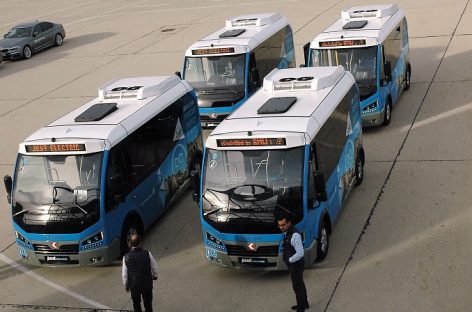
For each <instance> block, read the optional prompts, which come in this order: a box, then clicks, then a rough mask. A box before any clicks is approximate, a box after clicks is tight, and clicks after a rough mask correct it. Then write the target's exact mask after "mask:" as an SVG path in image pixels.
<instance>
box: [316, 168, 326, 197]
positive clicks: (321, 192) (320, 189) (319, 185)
mask: <svg viewBox="0 0 472 312" xmlns="http://www.w3.org/2000/svg"><path fill="white" fill-rule="evenodd" d="M313 177H314V182H315V189H316V199H317V200H318V201H320V202H322V201H327V200H328V195H327V194H326V184H325V181H324V175H323V172H321V171H316V172H315V173H314V176H313Z"/></svg>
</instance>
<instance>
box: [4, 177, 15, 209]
mask: <svg viewBox="0 0 472 312" xmlns="http://www.w3.org/2000/svg"><path fill="white" fill-rule="evenodd" d="M3 183H4V184H5V190H6V191H7V200H8V203H9V204H11V189H12V186H13V182H12V180H11V177H10V176H9V175H6V176H4V177H3Z"/></svg>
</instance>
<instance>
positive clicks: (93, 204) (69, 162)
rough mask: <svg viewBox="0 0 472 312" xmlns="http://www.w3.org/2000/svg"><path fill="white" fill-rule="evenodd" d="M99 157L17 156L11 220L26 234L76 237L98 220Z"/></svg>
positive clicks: (90, 155)
mask: <svg viewBox="0 0 472 312" xmlns="http://www.w3.org/2000/svg"><path fill="white" fill-rule="evenodd" d="M101 162H102V153H94V154H86V155H47V156H36V155H35V156H29V155H19V157H18V161H17V166H16V172H15V186H14V191H13V196H12V200H13V211H12V213H13V219H14V220H15V222H16V223H17V224H18V225H19V226H21V227H22V228H23V229H24V230H26V231H27V232H34V233H77V232H80V231H82V230H84V229H85V228H86V227H88V226H90V225H91V224H93V223H95V222H97V221H98V220H99V218H100V203H99V198H100V170H101Z"/></svg>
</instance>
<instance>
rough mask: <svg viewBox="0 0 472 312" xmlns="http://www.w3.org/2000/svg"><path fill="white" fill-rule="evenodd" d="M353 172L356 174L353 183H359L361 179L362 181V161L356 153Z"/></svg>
mask: <svg viewBox="0 0 472 312" xmlns="http://www.w3.org/2000/svg"><path fill="white" fill-rule="evenodd" d="M354 173H355V175H356V183H355V185H356V186H357V185H361V184H362V181H364V163H363V161H362V159H361V157H360V155H357V159H356V168H355V169H354Z"/></svg>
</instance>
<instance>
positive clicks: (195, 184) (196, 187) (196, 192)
mask: <svg viewBox="0 0 472 312" xmlns="http://www.w3.org/2000/svg"><path fill="white" fill-rule="evenodd" d="M190 179H191V181H192V189H193V193H192V198H193V201H194V202H195V203H196V204H197V205H199V202H200V175H199V174H198V172H197V171H196V170H192V171H190Z"/></svg>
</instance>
